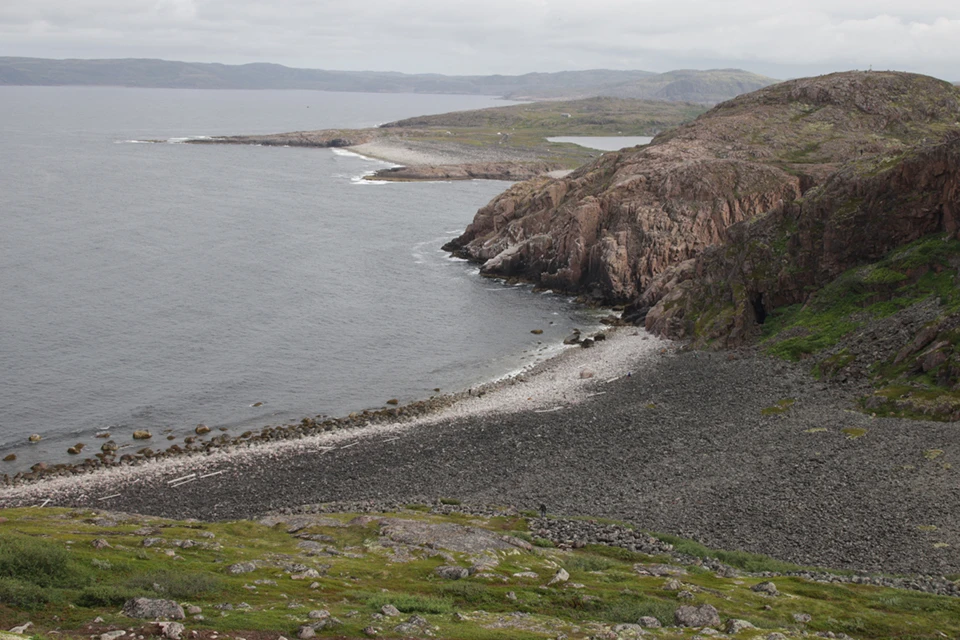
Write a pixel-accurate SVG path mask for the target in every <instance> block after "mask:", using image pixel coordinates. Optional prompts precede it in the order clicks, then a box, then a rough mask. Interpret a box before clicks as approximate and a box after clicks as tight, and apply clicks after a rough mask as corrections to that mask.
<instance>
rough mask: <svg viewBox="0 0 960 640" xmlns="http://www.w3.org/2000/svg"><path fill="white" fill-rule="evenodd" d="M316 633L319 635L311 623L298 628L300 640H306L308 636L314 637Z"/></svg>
mask: <svg viewBox="0 0 960 640" xmlns="http://www.w3.org/2000/svg"><path fill="white" fill-rule="evenodd" d="M315 635H317V632H316V631H314V630H313V627H312V626H311V625H309V624H305V625H302V626H301V627H300V628H299V629H297V637H298V638H300V640H306V639H307V638H312V637H313V636H315Z"/></svg>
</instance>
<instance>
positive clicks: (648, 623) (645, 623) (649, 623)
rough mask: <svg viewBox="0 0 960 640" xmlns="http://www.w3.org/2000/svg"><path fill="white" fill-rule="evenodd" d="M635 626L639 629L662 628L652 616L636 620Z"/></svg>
mask: <svg viewBox="0 0 960 640" xmlns="http://www.w3.org/2000/svg"><path fill="white" fill-rule="evenodd" d="M637 624H638V625H640V626H641V627H646V628H647V629H659V628H660V627H661V626H662V625H661V624H660V621H659V620H657V619H656V618H654V617H653V616H643V617H642V618H640V619H639V620H637Z"/></svg>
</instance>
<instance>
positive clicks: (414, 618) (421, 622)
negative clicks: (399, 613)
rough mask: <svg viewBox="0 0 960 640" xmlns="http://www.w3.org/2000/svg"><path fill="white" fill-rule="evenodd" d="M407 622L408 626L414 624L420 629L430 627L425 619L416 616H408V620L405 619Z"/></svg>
mask: <svg viewBox="0 0 960 640" xmlns="http://www.w3.org/2000/svg"><path fill="white" fill-rule="evenodd" d="M407 622H409V623H410V624H415V625H417V626H418V627H421V628H423V627H429V626H430V623H429V622H427V619H426V618H424V617H423V616H417V615H413V616H410V617H409V618H407Z"/></svg>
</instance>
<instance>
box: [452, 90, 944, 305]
mask: <svg viewBox="0 0 960 640" xmlns="http://www.w3.org/2000/svg"><path fill="white" fill-rule="evenodd" d="M958 114H960V91H958V90H957V88H956V87H953V86H952V85H950V84H949V83H946V82H942V81H939V80H936V79H934V78H929V77H925V76H919V75H914V74H906V73H896V72H847V73H838V74H832V75H829V76H822V77H818V78H807V79H801V80H794V81H790V82H785V83H781V84H778V85H774V86H772V87H767V88H765V89H761V90H760V91H757V92H754V93H751V94H748V95H744V96H740V97H738V98H735V99H734V100H731V101H728V102H725V103H723V104H720V105H718V106H717V107H715V108H713V109H712V110H711V111H709V112H707V113H706V114H704V115H703V116H701V117H699V118H698V119H697V120H695V121H693V122H691V123H688V124H686V125H682V126H680V127H678V128H677V129H674V130H672V131H669V132H666V133H664V134H661V135H659V136H657V138H655V139H654V141H653V143H652V144H650V145H649V146H647V147H643V148H634V149H625V150H622V151H619V152H616V153H609V154H604V155H603V156H602V157H601V158H599V159H597V160H596V161H594V162H592V163H589V164H587V165H584V166H583V167H581V168H580V169H578V170H577V171H575V172H573V173H572V174H570V175H569V176H567V177H565V178H563V179H559V180H553V179H549V178H537V179H535V180H532V181H528V182H525V183H521V184H518V185H515V186H514V187H513V188H511V189H509V190H507V191H506V192H505V193H504V194H502V195H501V196H499V197H498V198H496V199H495V200H493V201H492V202H491V203H490V204H488V205H487V206H486V207H484V208H482V209H481V210H480V211H479V212H478V213H477V215H476V217H475V218H474V221H473V223H472V224H471V225H470V226H469V227H468V228H467V229H466V231H465V232H464V233H463V234H462V235H461V236H460V237H458V238H456V239H455V240H453V241H451V242H450V243H448V244H447V245H446V248H447V250H449V251H452V252H454V253H455V254H456V255H459V256H461V257H464V258H467V259H470V260H474V261H476V262H479V263H481V264H482V271H483V272H484V273H486V274H488V275H494V276H505V277H521V278H524V279H527V280H530V281H533V282H536V283H537V284H540V285H542V286H544V287H549V288H553V289H557V290H562V291H568V292H577V293H586V294H589V295H590V296H592V297H593V298H594V299H596V300H598V301H602V302H605V303H612V304H622V303H630V302H635V301H637V300H638V299H639V298H640V297H641V295H642V294H644V292H645V291H647V289H648V288H649V287H650V285H651V284H653V283H654V281H655V279H656V278H657V277H658V276H659V275H660V274H661V273H663V272H664V271H665V270H666V269H667V268H668V267H670V266H673V265H676V264H679V263H681V262H683V261H685V260H688V259H691V258H693V257H695V256H697V255H698V254H699V253H700V252H702V251H703V250H704V249H705V248H707V247H709V246H713V245H719V244H724V243H726V242H727V241H728V240H729V239H730V238H729V233H728V230H729V229H730V227H731V226H732V225H734V224H736V223H738V222H742V221H744V220H748V219H751V218H754V217H756V216H757V215H760V214H762V213H764V212H766V211H769V210H771V209H775V208H777V207H783V206H785V205H787V204H789V203H792V202H794V201H796V200H798V199H799V198H800V197H801V196H802V195H803V194H804V193H805V192H807V191H808V190H809V189H811V188H812V187H814V186H817V185H820V184H823V183H824V182H825V181H826V180H827V179H828V177H830V176H831V175H832V174H834V173H835V172H837V171H838V170H840V169H841V167H843V165H844V164H845V163H847V162H850V161H853V160H859V159H861V158H864V157H866V158H872V157H876V156H880V155H882V156H883V157H889V156H890V155H892V154H898V153H906V152H907V151H908V150H909V149H910V148H911V147H912V146H913V145H915V144H918V143H922V142H924V141H931V140H937V139H941V138H942V137H943V135H944V134H945V133H947V132H948V131H950V130H954V129H958V128H960V125H958V124H957V120H958ZM660 283H661V285H662V284H663V281H662V280H661V281H660ZM653 291H654V292H656V291H661V292H662V291H663V289H662V286H661V289H654V290H653ZM647 298H648V299H649V298H650V295H648V296H647Z"/></svg>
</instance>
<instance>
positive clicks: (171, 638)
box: [160, 622, 185, 640]
mask: <svg viewBox="0 0 960 640" xmlns="http://www.w3.org/2000/svg"><path fill="white" fill-rule="evenodd" d="M184 631H185V628H184V626H183V625H182V624H180V623H179V622H161V623H160V632H161V633H162V634H163V637H164V638H166V639H167V640H180V636H182V635H183V632H184Z"/></svg>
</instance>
